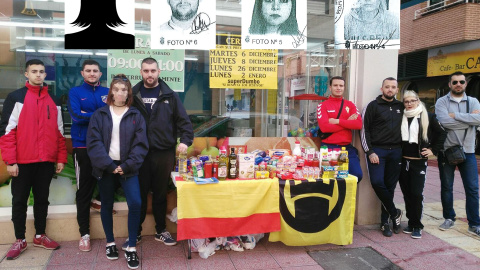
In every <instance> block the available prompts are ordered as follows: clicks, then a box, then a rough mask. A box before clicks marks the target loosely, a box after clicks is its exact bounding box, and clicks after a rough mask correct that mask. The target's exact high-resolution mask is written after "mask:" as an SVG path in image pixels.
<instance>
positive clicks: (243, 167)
mask: <svg viewBox="0 0 480 270" xmlns="http://www.w3.org/2000/svg"><path fill="white" fill-rule="evenodd" d="M254 173H255V157H254V155H253V154H238V178H239V179H249V178H254V176H255V175H254Z"/></svg>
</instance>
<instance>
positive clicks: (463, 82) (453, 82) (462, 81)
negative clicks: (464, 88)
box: [452, 80, 465, 85]
mask: <svg viewBox="0 0 480 270" xmlns="http://www.w3.org/2000/svg"><path fill="white" fill-rule="evenodd" d="M457 83H460V84H465V81H464V80H461V81H452V84H453V85H457Z"/></svg>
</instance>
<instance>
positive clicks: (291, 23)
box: [249, 0, 299, 35]
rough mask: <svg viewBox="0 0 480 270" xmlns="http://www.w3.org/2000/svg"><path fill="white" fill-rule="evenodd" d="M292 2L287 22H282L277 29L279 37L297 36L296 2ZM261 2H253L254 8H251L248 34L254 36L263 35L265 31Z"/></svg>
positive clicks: (259, 0)
mask: <svg viewBox="0 0 480 270" xmlns="http://www.w3.org/2000/svg"><path fill="white" fill-rule="evenodd" d="M290 1H292V10H291V11H290V15H289V16H288V18H287V20H286V21H285V22H283V23H282V24H281V25H280V27H279V29H280V35H298V33H299V31H298V23H297V2H296V0H290ZM262 6H263V0H255V6H254V7H253V13H252V22H251V23H250V28H249V33H250V34H253V35H256V34H259V35H263V34H265V31H266V29H267V22H266V21H265V18H264V17H263V14H262Z"/></svg>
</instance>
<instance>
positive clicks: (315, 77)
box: [0, 0, 349, 206]
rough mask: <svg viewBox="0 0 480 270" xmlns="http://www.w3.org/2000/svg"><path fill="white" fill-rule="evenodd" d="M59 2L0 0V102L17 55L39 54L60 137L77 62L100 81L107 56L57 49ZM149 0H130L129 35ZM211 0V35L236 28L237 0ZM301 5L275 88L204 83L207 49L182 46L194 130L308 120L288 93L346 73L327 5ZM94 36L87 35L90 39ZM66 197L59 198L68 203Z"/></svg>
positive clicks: (226, 131)
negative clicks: (297, 36)
mask: <svg viewBox="0 0 480 270" xmlns="http://www.w3.org/2000/svg"><path fill="white" fill-rule="evenodd" d="M66 2H67V0H2V1H0V109H1V107H2V105H3V102H4V100H5V98H6V96H7V95H8V93H10V92H12V91H13V90H15V89H18V88H21V87H23V86H24V84H25V77H24V75H23V73H24V64H25V62H26V61H27V60H29V59H33V58H39V59H41V60H43V61H44V63H45V64H46V70H47V73H48V76H47V78H46V83H47V84H48V85H49V89H50V90H51V91H52V92H53V93H54V94H55V95H56V96H57V97H59V98H61V100H62V102H63V110H64V114H63V116H64V122H65V132H66V135H67V137H68V135H69V132H70V126H71V119H70V116H69V113H68V108H67V106H66V104H67V100H68V91H69V89H70V88H71V87H73V86H76V85H79V84H81V83H82V80H83V78H82V77H81V75H80V70H81V64H82V62H83V61H84V60H85V59H94V60H96V61H98V62H99V63H100V64H101V66H102V67H101V71H102V73H103V76H102V77H101V84H102V85H104V86H108V85H107V73H108V71H107V57H108V56H107V51H106V50H65V49H64V34H65V30H64V12H65V11H64V10H65V3H66ZM150 2H151V0H136V1H135V24H136V25H135V34H136V35H149V30H150V26H149V22H150ZM216 3H217V20H216V31H217V34H235V35H240V34H241V30H242V29H241V1H240V0H233V1H232V0H229V1H225V0H216ZM307 5H308V8H307V12H308V14H306V16H307V17H308V18H307V21H308V28H307V50H279V52H278V68H277V70H278V74H277V81H278V88H277V89H273V90H267V89H231V88H228V89H218V88H210V85H209V51H204V50H186V51H185V62H184V67H185V68H184V75H185V80H184V81H185V85H184V92H179V93H178V94H179V96H180V98H181V100H182V102H183V103H184V106H185V108H186V110H187V113H188V114H189V115H190V119H191V121H192V123H193V125H194V129H195V136H196V137H217V138H218V137H225V136H227V137H282V136H287V134H288V132H289V129H290V128H291V126H292V125H293V122H295V125H296V126H298V127H302V126H303V127H304V128H307V127H308V126H309V122H310V124H311V123H315V122H316V121H315V114H316V111H315V110H313V109H312V106H311V104H310V103H305V105H299V106H297V107H295V108H289V102H288V98H289V97H291V96H295V95H300V94H306V93H315V94H318V95H320V96H328V94H329V93H328V89H327V86H328V84H327V81H328V78H330V77H331V76H338V75H340V76H344V77H348V71H349V70H348V58H349V53H348V51H336V50H334V49H333V48H334V45H333V39H334V37H333V35H334V32H333V29H334V17H333V16H331V14H333V13H334V10H333V9H334V6H333V5H329V1H319V0H308V1H307ZM101 39H102V37H92V42H93V41H95V40H101ZM133 83H136V82H133ZM0 184H2V183H0ZM74 197H75V196H72V201H71V202H63V203H67V204H68V203H72V204H73V203H74V202H73V200H74ZM0 206H1V205H0Z"/></svg>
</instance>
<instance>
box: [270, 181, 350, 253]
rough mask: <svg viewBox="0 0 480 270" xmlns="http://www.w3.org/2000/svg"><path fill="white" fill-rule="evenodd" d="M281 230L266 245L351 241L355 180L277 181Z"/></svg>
mask: <svg viewBox="0 0 480 270" xmlns="http://www.w3.org/2000/svg"><path fill="white" fill-rule="evenodd" d="M279 185H280V188H279V189H280V214H281V216H282V218H281V230H280V231H279V232H271V233H270V238H269V241H271V242H276V241H281V242H283V243H284V244H285V245H287V246H308V245H319V244H326V243H331V244H335V245H349V244H351V243H352V241H353V221H354V217H355V200H356V193H357V179H356V177H354V176H351V175H349V177H348V178H346V179H318V180H308V181H295V180H286V181H285V180H279Z"/></svg>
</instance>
